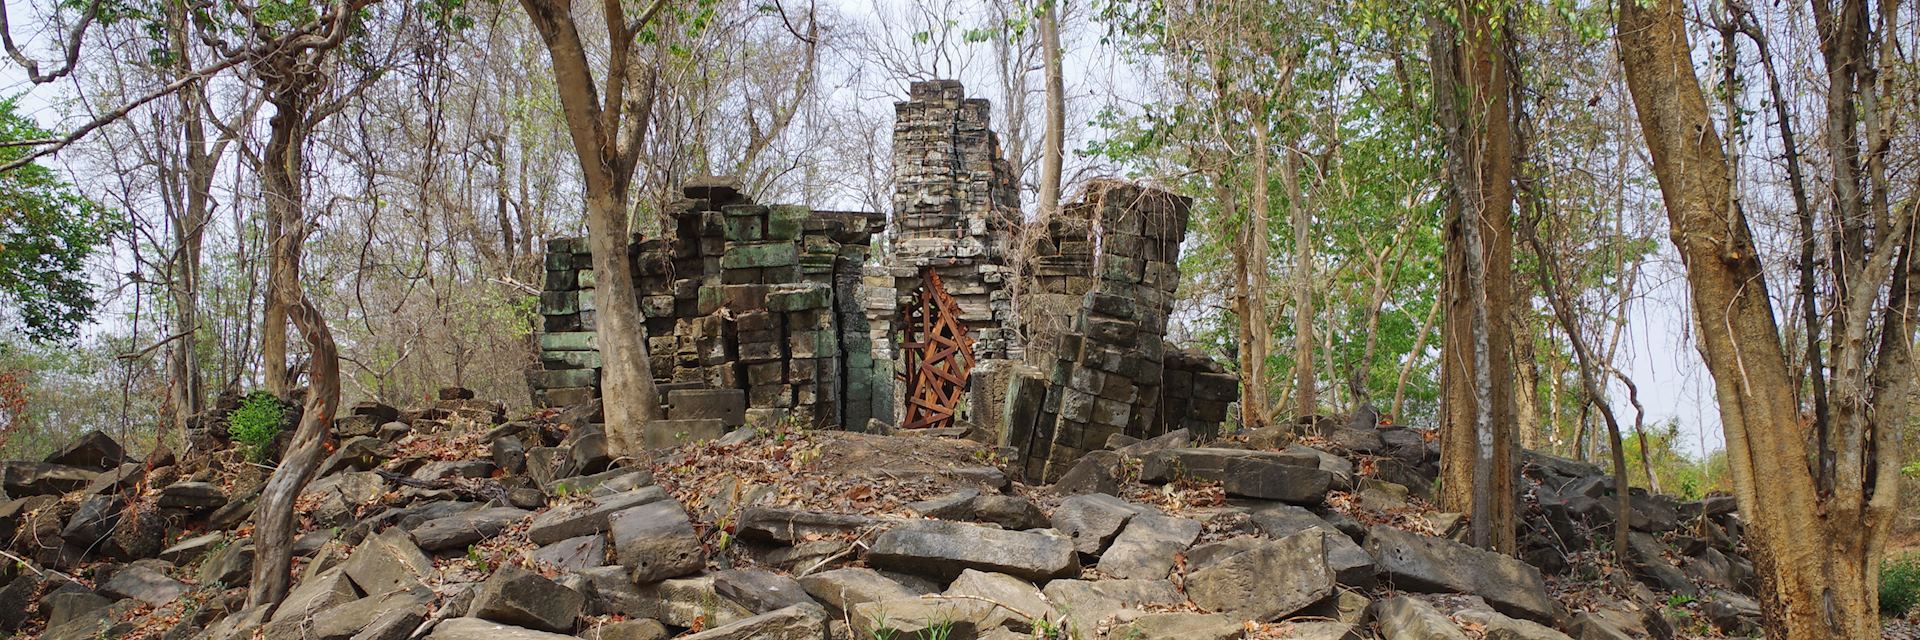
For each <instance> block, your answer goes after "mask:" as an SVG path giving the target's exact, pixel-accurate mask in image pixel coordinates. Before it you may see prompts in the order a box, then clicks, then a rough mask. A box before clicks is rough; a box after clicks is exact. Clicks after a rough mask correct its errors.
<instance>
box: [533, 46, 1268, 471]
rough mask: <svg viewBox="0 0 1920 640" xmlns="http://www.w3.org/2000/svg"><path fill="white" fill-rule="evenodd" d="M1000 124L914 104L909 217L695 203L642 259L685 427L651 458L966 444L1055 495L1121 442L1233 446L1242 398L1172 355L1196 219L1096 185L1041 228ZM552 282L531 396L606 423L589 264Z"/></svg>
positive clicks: (664, 437) (647, 298) (948, 93)
mask: <svg viewBox="0 0 1920 640" xmlns="http://www.w3.org/2000/svg"><path fill="white" fill-rule="evenodd" d="M990 113H991V106H990V105H989V103H988V102H987V101H986V100H982V99H976V98H967V97H965V92H964V89H963V87H962V86H961V85H960V83H958V82H955V81H950V80H943V81H931V82H917V83H914V84H913V85H912V87H911V90H910V93H909V98H908V100H906V101H904V102H899V103H896V104H895V114H896V120H895V125H894V144H893V178H894V179H893V183H894V194H893V211H892V212H891V215H886V214H880V213H862V212H845V211H824V210H814V209H810V208H808V207H805V206H798V205H769V204H761V203H755V202H753V201H752V200H751V199H750V198H749V197H748V196H747V195H745V194H743V193H741V190H740V188H739V187H738V185H737V183H736V182H734V181H732V180H730V179H727V178H705V179H697V180H692V181H689V182H688V183H687V184H685V185H683V186H682V195H683V196H684V197H683V198H682V199H681V200H679V202H678V203H676V204H675V205H674V206H673V207H672V208H671V210H670V211H668V212H667V213H668V217H669V218H670V219H671V220H672V221H673V224H672V225H671V228H670V229H669V230H668V231H669V232H668V233H667V234H665V237H657V238H636V239H635V241H634V242H633V244H632V245H631V251H632V254H633V260H634V266H635V269H634V278H635V283H634V284H635V285H636V287H637V289H638V294H639V296H640V301H641V302H640V304H641V309H642V311H643V312H644V314H645V316H646V318H647V320H646V326H647V332H648V336H649V338H648V344H647V346H648V349H649V354H651V356H652V364H653V377H654V380H655V382H656V383H657V384H658V385H659V388H660V392H661V393H660V395H661V399H662V401H663V402H664V403H665V414H664V415H665V416H666V419H665V420H662V421H657V422H655V423H653V424H650V425H648V426H647V427H646V436H645V438H646V441H647V443H648V445H649V446H655V447H664V446H670V445H673V444H677V443H680V442H684V441H689V440H696V439H705V438H714V437H719V436H720V435H723V434H725V433H726V432H727V431H730V430H732V429H734V428H738V427H741V426H743V425H755V426H768V425H775V424H783V423H784V424H798V425H808V426H813V427H821V428H844V429H852V430H869V429H872V428H884V429H893V428H924V427H934V428H938V427H961V428H963V430H965V431H968V432H970V433H972V434H973V435H974V436H975V437H980V438H990V439H992V440H994V441H996V442H997V443H998V444H1001V445H1004V446H1006V447H1008V448H1010V449H1011V450H1012V451H1014V452H1017V454H1018V455H1019V457H1020V462H1021V465H1020V466H1021V468H1023V469H1024V470H1025V472H1026V473H1027V475H1028V477H1029V478H1032V479H1034V480H1035V481H1040V480H1042V479H1051V478H1054V477H1057V476H1058V475H1059V474H1060V473H1062V472H1063V471H1064V470H1065V467H1066V465H1067V464H1070V463H1071V462H1073V461H1074V460H1077V459H1078V458H1079V457H1080V456H1081V455H1082V454H1083V453H1085V452H1087V451H1091V450H1095V449H1099V448H1101V447H1102V446H1103V445H1104V444H1105V443H1106V441H1107V440H1108V439H1109V438H1112V437H1114V436H1117V435H1125V436H1131V437H1136V438H1144V437H1150V436H1154V435H1158V434H1161V433H1165V432H1168V431H1171V430H1174V429H1182V428H1185V429H1189V430H1191V431H1193V432H1195V433H1200V434H1208V433H1211V432H1213V431H1214V430H1216V429H1217V428H1218V426H1219V425H1220V424H1221V423H1222V422H1223V421H1224V420H1226V419H1227V417H1228V414H1229V405H1230V404H1231V403H1233V402H1235V401H1236V400H1237V398H1238V379H1237V378H1236V377H1235V376H1234V375H1233V374H1231V373H1229V372H1227V371H1226V370H1225V369H1224V368H1223V367H1221V366H1220V365H1219V364H1218V363H1216V362H1214V361H1213V360H1212V359H1210V358H1208V357H1207V356H1205V355H1203V354H1199V353H1196V352H1191V351H1186V350H1181V349H1178V348H1176V347H1175V346H1173V345H1171V344H1170V343H1168V342H1167V341H1166V333H1167V325H1168V322H1169V315H1170V313H1171V310H1172V304H1173V301H1174V299H1175V294H1176V289H1177V287H1178V285H1179V282H1180V274H1179V269H1178V265H1179V257H1180V245H1181V242H1182V241H1183V240H1184V239H1185V237H1186V230H1187V222H1188V215H1189V207H1190V205H1191V201H1190V200H1189V199H1187V198H1185V197H1181V196H1178V195H1175V194H1172V193H1169V192H1166V191H1163V190H1160V189H1156V188H1152V187H1147V186H1141V185H1136V184H1131V183H1125V182H1120V181H1113V180H1096V181H1094V182H1092V183H1090V184H1088V185H1087V186H1086V187H1085V188H1084V189H1083V190H1082V193H1081V195H1080V197H1079V200H1078V201H1077V202H1074V203H1071V204H1068V205H1066V206H1064V207H1062V208H1061V210H1060V212H1059V213H1058V214H1057V215H1056V216H1054V217H1053V219H1048V220H1039V221H1034V222H1031V223H1029V222H1027V221H1025V220H1023V218H1022V213H1021V209H1020V203H1019V189H1018V182H1017V177H1016V176H1014V175H1013V174H1012V170H1011V168H1010V166H1009V165H1008V164H1007V162H1006V160H1005V159H1004V157H1003V155H1002V153H1001V150H1000V143H999V139H998V137H997V136H996V135H995V134H994V132H993V130H992V127H991V126H990V123H991V119H990ZM876 239H882V240H884V244H883V245H881V246H876V242H875V240H876ZM546 269H547V271H546V280H545V286H544V290H543V291H542V293H541V299H540V308H539V311H540V314H541V315H542V316H543V327H542V329H543V332H542V334H541V336H540V348H541V368H540V369H539V370H537V371H533V372H530V373H529V383H530V385H531V387H532V389H533V393H534V398H535V401H536V402H538V403H541V404H545V405H550V406H563V405H570V404H577V403H581V402H586V401H590V400H592V399H593V398H595V397H596V396H597V395H598V385H599V365H600V359H599V353H598V351H597V350H596V345H595V342H594V339H593V338H594V331H595V324H594V296H593V293H594V288H595V287H594V285H595V281H594V273H593V270H592V260H591V256H590V255H589V254H588V252H587V243H586V241H585V240H584V239H580V238H560V239H555V240H551V241H549V242H548V244H547V256H546Z"/></svg>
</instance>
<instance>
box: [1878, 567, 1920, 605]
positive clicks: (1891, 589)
mask: <svg viewBox="0 0 1920 640" xmlns="http://www.w3.org/2000/svg"><path fill="white" fill-rule="evenodd" d="M1915 604H1920V554H1915V555H1908V556H1903V557H1901V558H1899V559H1897V560H1888V561H1885V562H1882V563H1880V614H1881V615H1886V616H1896V617H1897V616H1903V615H1906V614H1907V612H1908V611H1911V610H1912V609H1913V606H1914V605H1915Z"/></svg>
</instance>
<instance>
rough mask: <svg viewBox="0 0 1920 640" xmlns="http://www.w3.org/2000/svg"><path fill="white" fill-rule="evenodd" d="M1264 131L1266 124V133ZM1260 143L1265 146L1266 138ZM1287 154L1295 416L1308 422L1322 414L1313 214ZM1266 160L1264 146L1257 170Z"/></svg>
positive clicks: (1259, 227) (1257, 229) (1284, 179)
mask: <svg viewBox="0 0 1920 640" xmlns="http://www.w3.org/2000/svg"><path fill="white" fill-rule="evenodd" d="M1264 130H1265V126H1264V123H1263V126H1262V132H1263V133H1264ZM1260 139H1261V141H1262V142H1265V141H1266V136H1265V135H1262V136H1260ZM1286 153H1287V162H1285V163H1284V164H1282V165H1281V167H1280V171H1281V174H1280V181H1281V183H1282V184H1284V185H1286V189H1287V214H1288V215H1287V217H1288V222H1289V223H1290V224H1291V225H1292V226H1293V407H1294V408H1293V412H1294V416H1296V417H1299V418H1305V417H1307V416H1311V415H1314V414H1316V413H1319V411H1320V398H1319V394H1318V389H1317V385H1316V384H1315V380H1316V378H1315V376H1314V372H1313V346H1314V337H1313V213H1312V212H1311V211H1309V210H1308V209H1307V207H1306V204H1305V203H1303V202H1301V198H1302V194H1301V190H1300V167H1299V166H1298V164H1297V158H1298V157H1299V156H1298V155H1297V154H1295V153H1294V152H1293V150H1291V149H1289V150H1287V152H1286ZM1265 156H1266V153H1265V147H1264V146H1263V147H1262V153H1261V154H1260V156H1257V157H1256V161H1257V162H1258V165H1256V166H1264V165H1265V164H1266V162H1265V160H1266V158H1265ZM1262 218H1263V219H1262V220H1261V221H1260V222H1258V223H1256V224H1255V225H1254V233H1255V234H1257V235H1259V236H1260V242H1261V245H1262V250H1261V252H1260V253H1261V255H1262V256H1265V254H1266V251H1265V249H1264V246H1265V244H1266V240H1267V234H1266V230H1267V224H1266V221H1265V220H1264V218H1265V216H1264V215H1263V216H1262ZM1263 262H1264V261H1263ZM1263 279H1264V278H1263ZM1260 290H1262V291H1265V290H1266V287H1265V286H1261V287H1260ZM1262 316H1263V317H1262V318H1261V320H1265V317H1264V316H1265V314H1262ZM1261 324H1262V326H1265V324H1266V323H1265V322H1262V323H1261Z"/></svg>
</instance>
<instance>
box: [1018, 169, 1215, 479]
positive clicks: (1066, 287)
mask: <svg viewBox="0 0 1920 640" xmlns="http://www.w3.org/2000/svg"><path fill="white" fill-rule="evenodd" d="M1189 205H1190V201H1189V200H1188V199H1186V198H1183V197H1180V196H1177V195H1174V194H1171V193H1168V192H1165V191H1160V190H1157V189H1152V188H1148V187H1141V186H1138V185H1132V184H1127V183H1122V182H1117V181H1096V182H1094V183H1091V184H1089V185H1088V186H1087V188H1086V190H1085V192H1084V193H1083V195H1082V199H1081V202H1080V203H1078V204H1075V205H1072V206H1070V207H1067V208H1066V211H1067V212H1068V213H1067V214H1065V215H1063V216H1062V220H1060V221H1058V222H1059V227H1058V228H1057V229H1050V230H1049V233H1048V236H1049V239H1050V240H1051V241H1053V242H1055V243H1056V244H1055V245H1054V246H1053V247H1052V251H1053V253H1052V255H1041V256H1037V257H1036V258H1035V259H1034V260H1032V261H1030V264H1032V273H1031V277H1030V278H1029V282H1039V283H1041V284H1040V285H1039V288H1038V291H1041V292H1054V293H1050V294H1049V295H1071V293H1072V291H1073V290H1074V289H1076V288H1078V287H1079V286H1080V285H1082V284H1090V285H1091V286H1090V288H1088V289H1086V290H1085V293H1084V294H1082V298H1081V304H1080V305H1079V308H1078V310H1077V311H1076V312H1075V315H1074V316H1073V318H1072V320H1071V322H1070V323H1069V326H1068V327H1066V328H1065V329H1064V330H1062V331H1060V332H1059V333H1058V334H1057V335H1054V336H1053V340H1052V348H1051V351H1052V358H1053V362H1052V368H1051V372H1050V375H1049V379H1048V382H1049V383H1050V384H1049V385H1048V388H1047V391H1046V393H1045V396H1044V398H1043V399H1042V405H1041V407H1040V408H1039V410H1038V411H1034V410H1031V409H1020V410H1009V411H1008V412H1007V415H1009V416H1027V417H1028V418H1030V419H1026V418H1023V422H1021V423H1018V424H1010V425H1008V429H1009V433H1008V436H1009V442H1010V443H1011V444H1013V445H1014V446H1016V447H1017V448H1018V449H1019V450H1020V452H1021V454H1022V458H1023V461H1024V462H1025V467H1026V468H1025V471H1026V474H1027V476H1028V478H1029V479H1031V480H1032V481H1035V482H1039V481H1050V480H1052V479H1054V478H1055V477H1057V476H1058V475H1059V474H1060V473H1061V472H1063V471H1064V470H1065V469H1066V467H1067V465H1069V464H1071V463H1072V462H1073V461H1075V460H1078V459H1079V458H1080V456H1082V455H1084V454H1085V453H1086V452H1088V451H1091V450H1095V449H1099V448H1101V447H1103V446H1104V445H1105V444H1106V441H1107V439H1108V438H1110V437H1112V436H1114V435H1117V434H1125V435H1128V436H1133V437H1136V438H1145V437H1151V436H1154V435H1158V434H1160V433H1163V432H1165V430H1166V429H1167V423H1166V421H1165V420H1163V419H1162V417H1161V416H1162V411H1163V410H1164V409H1166V407H1165V406H1163V404H1162V401H1163V393H1164V391H1165V388H1164V387H1165V382H1166V371H1167V369H1166V366H1165V362H1166V360H1165V350H1166V342H1165V336H1166V332H1167V320H1168V315H1169V314H1170V313H1171V311H1172V307H1173V299H1174V292H1175V289H1176V287H1177V286H1178V284H1179V271H1178V267H1177V265H1178V263H1179V260H1180V242H1181V240H1183V239H1184V238H1185V237H1186V226H1187V214H1188V207H1189ZM1082 220H1084V221H1085V225H1086V229H1088V230H1089V231H1091V233H1088V234H1087V235H1085V236H1079V235H1077V232H1078V230H1079V229H1080V226H1079V225H1080V224H1081V222H1080V221H1082ZM1049 224H1052V223H1051V222H1050V223H1049ZM1056 231H1057V232H1056ZM1080 237H1085V238H1088V240H1087V242H1090V243H1091V246H1090V247H1085V249H1090V251H1091V254H1092V260H1091V261H1090V262H1085V263H1084V269H1083V268H1081V266H1082V262H1080V261H1079V260H1078V259H1077V256H1080V255H1084V254H1083V253H1082V251H1083V248H1082V247H1081V246H1080V245H1073V244H1066V243H1068V242H1079V240H1069V239H1073V238H1080ZM1041 244H1045V243H1044V242H1043V243H1041ZM1050 259H1051V260H1050ZM1079 279H1086V280H1090V281H1091V282H1083V281H1081V280H1079ZM1049 287H1051V288H1049ZM1189 380H1190V378H1189ZM1016 384H1017V383H1016ZM1190 387H1191V385H1190V383H1189V388H1190ZM1187 393H1188V395H1189V396H1190V395H1191V392H1190V391H1189V392H1187ZM1010 397H1011V398H1013V399H1014V401H1015V402H1018V401H1020V399H1022V398H1026V399H1028V400H1029V401H1030V400H1031V398H1032V394H1020V393H1014V394H1010ZM1189 404H1191V403H1189Z"/></svg>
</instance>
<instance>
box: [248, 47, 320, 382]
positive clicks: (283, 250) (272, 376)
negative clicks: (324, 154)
mask: <svg viewBox="0 0 1920 640" xmlns="http://www.w3.org/2000/svg"><path fill="white" fill-rule="evenodd" d="M277 73H291V72H290V71H288V72H277ZM268 84H269V89H268V92H269V97H268V101H269V102H271V103H272V104H273V108H274V113H273V118H272V119H271V120H270V121H269V125H268V126H269V128H270V131H271V133H270V134H269V136H268V138H267V149H266V155H265V162H266V166H265V167H264V168H263V170H262V171H263V172H262V173H261V175H260V180H261V190H262V191H263V195H264V196H265V199H266V213H267V240H268V243H269V244H268V250H267V256H268V257H267V295H266V302H265V305H264V310H263V312H262V314H261V325H260V336H261V337H260V357H261V366H260V369H261V372H262V375H263V376H265V377H266V385H267V391H268V392H269V393H272V394H273V395H274V396H276V397H279V398H282V399H285V398H287V397H289V395H288V394H289V393H290V392H291V391H292V385H293V377H294V376H293V372H292V371H290V370H289V369H288V366H287V321H288V307H290V306H291V305H294V304H297V300H296V299H295V298H292V297H288V296H289V295H297V293H298V290H299V288H298V287H297V286H295V284H294V282H293V279H294V278H296V277H297V276H296V275H295V274H294V270H295V269H296V268H297V266H296V265H297V264H298V261H299V258H298V257H297V255H296V254H297V252H298V246H299V244H300V237H299V236H300V233H301V227H302V221H301V218H300V215H299V211H300V203H301V198H302V194H301V186H300V180H301V176H302V174H303V173H304V166H305V162H304V158H303V157H302V153H303V152H304V149H305V144H306V135H307V131H306V129H307V123H306V119H307V112H308V110H309V109H310V108H311V107H312V106H313V94H312V93H311V91H310V88H309V87H308V86H307V85H306V82H305V81H304V80H303V79H300V78H291V77H288V78H281V79H274V80H269V81H268Z"/></svg>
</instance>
